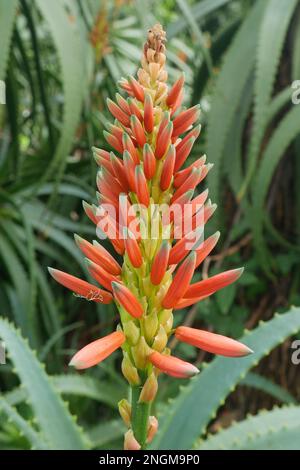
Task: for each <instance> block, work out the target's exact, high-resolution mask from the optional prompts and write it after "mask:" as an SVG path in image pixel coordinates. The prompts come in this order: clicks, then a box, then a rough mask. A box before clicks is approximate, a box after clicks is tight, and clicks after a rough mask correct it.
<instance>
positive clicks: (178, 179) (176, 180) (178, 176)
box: [174, 155, 207, 188]
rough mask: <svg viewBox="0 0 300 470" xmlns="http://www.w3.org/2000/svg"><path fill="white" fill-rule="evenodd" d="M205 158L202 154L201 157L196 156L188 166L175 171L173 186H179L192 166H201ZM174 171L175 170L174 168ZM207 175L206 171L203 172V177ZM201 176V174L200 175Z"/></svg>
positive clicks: (188, 174) (189, 172)
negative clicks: (196, 158)
mask: <svg viewBox="0 0 300 470" xmlns="http://www.w3.org/2000/svg"><path fill="white" fill-rule="evenodd" d="M205 160H206V155H203V156H202V157H200V158H198V160H196V161H195V162H193V163H192V164H191V165H190V166H188V167H187V168H184V170H180V171H177V173H175V175H174V188H179V186H181V185H182V184H183V183H184V182H185V180H186V179H187V178H188V176H190V174H191V172H192V170H193V168H201V167H203V166H204V164H205ZM175 171H176V170H175ZM206 175H207V173H206V174H205V173H204V177H205V176H206ZM201 176H202V175H201Z"/></svg>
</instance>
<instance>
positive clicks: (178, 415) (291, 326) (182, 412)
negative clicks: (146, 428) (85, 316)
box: [153, 307, 300, 449]
mask: <svg viewBox="0 0 300 470" xmlns="http://www.w3.org/2000/svg"><path fill="white" fill-rule="evenodd" d="M299 329H300V308H296V307H293V308H291V310H290V311H289V312H288V313H286V314H282V315H278V314H275V316H274V318H273V319H272V320H270V321H268V322H267V323H263V322H261V323H260V325H259V326H258V327H257V328H256V329H255V330H253V331H251V332H246V333H245V335H244V336H243V338H242V339H241V341H242V342H244V343H245V344H247V346H249V347H250V348H251V349H252V350H253V351H254V353H253V354H251V355H249V356H247V357H244V358H239V359H236V358H234V359H233V358H224V357H218V358H216V359H214V360H213V361H212V362H211V363H210V364H208V365H206V366H205V368H204V369H203V371H202V372H201V373H200V374H199V376H196V377H194V378H193V379H191V380H190V382H189V384H188V385H187V386H185V387H182V389H181V391H180V394H179V395H178V396H177V397H176V398H175V399H174V400H173V401H171V402H170V403H169V404H168V407H166V408H164V414H163V416H162V417H161V418H160V428H159V431H158V433H157V437H156V438H155V439H154V442H153V448H155V449H189V448H190V447H191V446H192V444H193V442H195V440H196V438H197V437H200V436H201V435H202V434H203V433H204V432H205V429H206V426H207V425H208V423H209V422H210V421H211V420H212V419H213V418H214V417H215V415H216V412H217V410H218V408H219V406H221V405H222V404H223V403H224V400H225V398H226V397H227V395H228V394H229V393H231V392H232V391H233V390H234V389H235V387H236V385H237V384H238V383H239V382H240V380H242V379H243V378H244V377H245V375H246V373H247V372H248V371H249V369H251V368H252V367H253V366H255V365H257V364H258V362H259V361H260V359H261V358H262V357H264V356H266V355H267V354H269V352H270V351H271V350H272V349H273V348H274V347H275V346H277V345H278V344H280V343H281V342H283V341H284V340H285V339H286V338H287V337H289V336H291V335H293V334H295V333H297V331H298V330H299ZM183 429H184V432H182V430H183Z"/></svg>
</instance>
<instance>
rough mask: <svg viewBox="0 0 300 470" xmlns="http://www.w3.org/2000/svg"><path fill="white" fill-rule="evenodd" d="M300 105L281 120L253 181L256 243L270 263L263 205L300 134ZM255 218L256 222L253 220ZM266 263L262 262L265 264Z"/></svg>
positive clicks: (263, 257) (261, 254) (261, 255)
mask: <svg viewBox="0 0 300 470" xmlns="http://www.w3.org/2000/svg"><path fill="white" fill-rule="evenodd" d="M299 120H300V107H299V106H294V107H293V108H292V109H291V111H290V112H289V113H288V114H287V115H286V116H285V117H284V118H283V119H282V120H281V122H280V124H279V126H278V127H277V129H276V131H275V132H274V134H273V136H272V138H271V140H270V142H269V144H268V146H267V148H266V150H265V152H264V155H263V159H262V162H261V165H260V168H259V171H258V173H257V177H256V178H255V181H254V183H253V191H252V193H253V194H252V197H253V204H252V210H251V211H250V216H251V220H252V224H251V226H252V229H253V236H254V243H255V246H256V249H257V251H258V254H259V255H260V258H261V260H262V262H265V266H267V264H268V260H267V251H266V245H265V240H264V239H263V222H264V212H263V205H264V200H265V196H266V194H267V191H268V188H269V185H270V181H271V179H272V176H273V174H274V171H275V169H276V167H277V165H278V162H279V160H280V158H281V157H282V155H283V154H284V152H285V151H286V149H287V148H288V146H289V145H290V144H291V143H292V142H293V140H294V139H295V138H296V137H297V135H299V131H300V129H299ZM254 220H255V224H253V221H254ZM263 265H264V264H262V266H263Z"/></svg>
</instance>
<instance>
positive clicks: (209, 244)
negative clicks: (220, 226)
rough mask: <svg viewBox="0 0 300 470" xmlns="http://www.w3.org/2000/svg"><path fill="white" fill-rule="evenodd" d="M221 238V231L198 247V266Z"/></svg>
mask: <svg viewBox="0 0 300 470" xmlns="http://www.w3.org/2000/svg"><path fill="white" fill-rule="evenodd" d="M219 238H220V232H216V233H214V234H213V235H211V236H210V237H209V238H207V240H205V241H204V242H203V243H202V244H201V245H200V246H199V247H198V248H196V250H195V251H196V266H195V267H196V268H197V267H198V266H199V265H200V264H201V263H202V261H204V260H205V258H206V257H207V256H208V255H209V253H210V252H211V251H212V250H213V249H214V247H215V246H216V244H217V243H218V240H219Z"/></svg>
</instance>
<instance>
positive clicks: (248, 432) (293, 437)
mask: <svg viewBox="0 0 300 470" xmlns="http://www.w3.org/2000/svg"><path fill="white" fill-rule="evenodd" d="M299 433H300V406H289V407H283V408H275V409H274V410H272V411H268V412H267V411H263V412H260V413H259V414H258V415H257V416H249V417H248V418H247V419H245V420H243V421H241V422H239V423H235V424H233V425H232V426H230V427H229V428H228V429H225V430H222V431H220V432H218V433H217V434H215V435H212V436H209V437H208V439H207V440H206V441H204V442H202V443H201V444H200V445H199V446H197V448H198V449H199V450H212V449H214V450H217V449H224V450H225V449H226V450H299V449H300V440H299Z"/></svg>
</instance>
